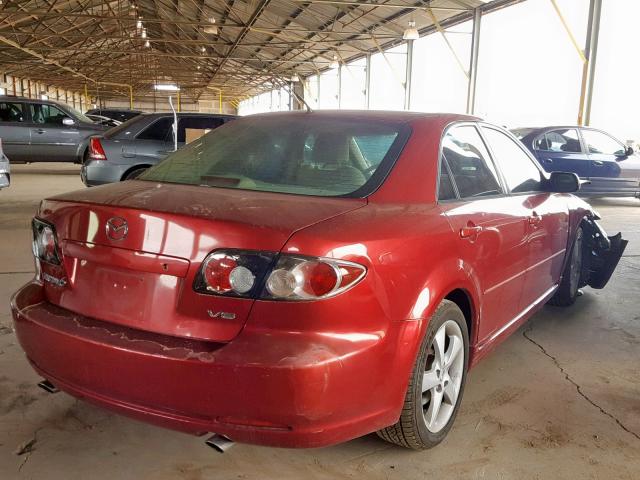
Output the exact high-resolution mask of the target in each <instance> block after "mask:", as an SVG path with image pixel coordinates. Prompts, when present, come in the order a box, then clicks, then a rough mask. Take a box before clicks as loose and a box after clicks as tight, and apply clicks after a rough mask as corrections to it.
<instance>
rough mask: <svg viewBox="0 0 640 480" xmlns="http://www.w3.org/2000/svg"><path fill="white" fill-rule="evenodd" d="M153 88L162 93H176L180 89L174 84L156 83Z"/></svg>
mask: <svg viewBox="0 0 640 480" xmlns="http://www.w3.org/2000/svg"><path fill="white" fill-rule="evenodd" d="M153 88H154V90H158V91H162V92H178V91H179V90H180V87H179V86H178V85H176V84H174V83H156V84H155V85H154V86H153Z"/></svg>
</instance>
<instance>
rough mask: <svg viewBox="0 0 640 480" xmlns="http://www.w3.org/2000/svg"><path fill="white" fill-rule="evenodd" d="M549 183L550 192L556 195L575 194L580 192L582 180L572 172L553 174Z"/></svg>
mask: <svg viewBox="0 0 640 480" xmlns="http://www.w3.org/2000/svg"><path fill="white" fill-rule="evenodd" d="M547 182H548V183H547V186H548V190H549V191H550V192H554V193H573V192H577V191H578V190H580V179H579V178H578V175H576V174H575V173H571V172H551V175H550V176H549V180H548V181H547Z"/></svg>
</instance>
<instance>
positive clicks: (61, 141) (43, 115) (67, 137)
mask: <svg viewBox="0 0 640 480" xmlns="http://www.w3.org/2000/svg"><path fill="white" fill-rule="evenodd" d="M29 109H30V111H31V128H30V130H31V148H30V151H29V156H30V157H31V160H32V161H36V162H73V161H75V160H76V154H77V149H78V144H79V143H80V131H79V130H78V128H77V126H75V125H64V124H63V123H62V121H63V120H64V119H65V118H70V117H69V115H67V114H66V113H65V112H63V111H62V110H60V109H59V108H57V107H55V106H54V105H49V104H46V103H45V104H42V103H30V104H29Z"/></svg>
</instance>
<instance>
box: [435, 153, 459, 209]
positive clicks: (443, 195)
mask: <svg viewBox="0 0 640 480" xmlns="http://www.w3.org/2000/svg"><path fill="white" fill-rule="evenodd" d="M454 198H456V192H455V190H454V189H453V182H452V181H451V175H449V169H448V168H447V164H446V162H445V160H444V158H442V159H441V161H440V185H439V187H438V200H453V199H454Z"/></svg>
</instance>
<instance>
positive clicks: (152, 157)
mask: <svg viewBox="0 0 640 480" xmlns="http://www.w3.org/2000/svg"><path fill="white" fill-rule="evenodd" d="M177 116H178V135H177V145H178V148H180V147H181V146H182V145H184V144H185V143H186V142H187V140H188V139H189V138H188V137H190V136H191V135H198V134H201V133H203V132H204V131H207V130H213V129H214V128H217V127H219V126H221V125H223V124H224V123H226V122H228V121H230V120H233V119H234V118H236V117H235V116H233V115H220V114H206V113H178V114H177ZM173 123H174V118H173V114H172V113H150V114H142V115H139V116H137V117H135V118H132V119H131V120H129V121H127V122H124V123H123V124H122V125H120V126H118V127H115V128H112V129H111V130H109V131H108V132H106V133H105V134H104V135H102V136H95V137H92V138H91V139H90V141H89V153H88V155H87V158H86V159H85V162H84V164H83V165H82V169H81V171H80V176H81V177H82V181H83V182H84V184H85V185H87V186H88V187H90V186H94V185H102V184H105V183H112V182H119V181H121V180H130V179H132V178H136V177H137V176H138V175H140V174H141V173H142V172H144V171H145V170H146V169H147V168H149V167H151V166H153V165H155V164H157V163H159V162H160V161H161V160H164V158H165V157H166V156H167V155H169V154H170V153H171V152H172V151H174V149H175V143H174V138H173Z"/></svg>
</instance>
